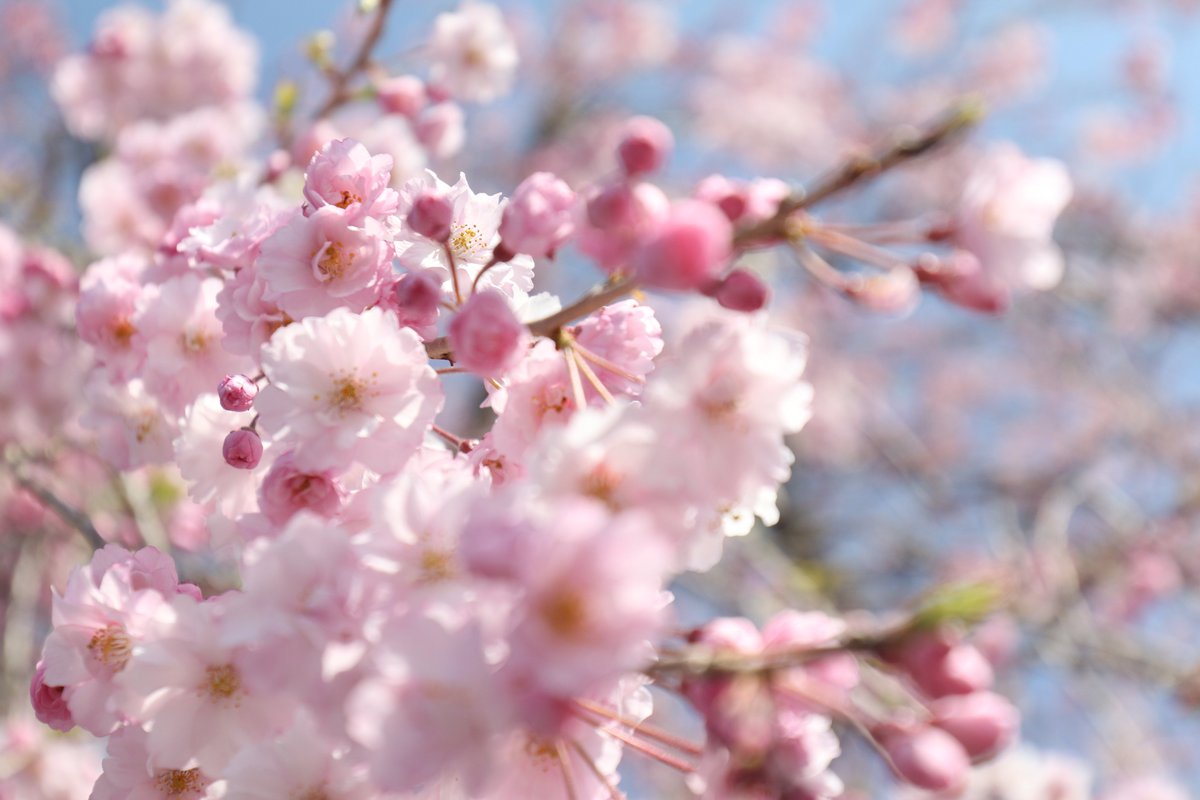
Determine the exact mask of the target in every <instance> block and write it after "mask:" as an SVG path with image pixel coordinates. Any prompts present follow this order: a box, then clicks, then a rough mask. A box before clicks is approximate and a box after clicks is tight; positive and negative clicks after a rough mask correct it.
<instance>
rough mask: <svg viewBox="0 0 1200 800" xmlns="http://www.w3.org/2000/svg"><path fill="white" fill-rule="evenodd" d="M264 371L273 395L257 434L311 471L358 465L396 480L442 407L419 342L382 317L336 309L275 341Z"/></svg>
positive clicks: (261, 406) (263, 402)
mask: <svg viewBox="0 0 1200 800" xmlns="http://www.w3.org/2000/svg"><path fill="white" fill-rule="evenodd" d="M262 368H263V372H264V373H265V374H266V376H267V379H268V380H269V381H270V385H269V386H268V387H267V388H265V389H264V390H263V391H262V393H261V394H259V395H258V398H257V400H256V401H255V406H256V407H257V409H258V411H259V413H260V414H261V418H260V425H261V426H262V428H263V429H264V430H265V431H267V432H268V433H270V434H272V436H273V437H274V439H275V441H276V442H277V443H283V444H289V445H294V446H295V447H296V459H297V462H298V463H303V464H304V465H305V466H306V467H325V468H340V467H344V466H347V465H348V464H350V463H351V462H354V461H357V462H359V463H361V464H363V465H364V466H366V467H368V468H369V469H372V470H374V471H376V472H379V473H382V474H387V473H391V472H395V471H396V470H398V469H400V467H402V466H403V465H404V463H405V462H406V461H407V460H408V459H409V458H410V457H411V456H412V455H413V454H414V453H415V452H416V451H417V449H418V448H419V447H420V444H421V441H422V439H423V438H424V436H425V432H426V431H427V430H428V428H429V426H430V424H431V423H432V422H433V418H434V416H436V414H437V412H438V411H439V410H440V409H441V406H442V389H441V384H440V383H439V382H438V379H437V375H436V374H435V373H434V371H433V369H432V368H431V367H430V366H429V364H428V362H427V360H426V355H425V347H424V345H423V344H422V343H421V340H420V338H419V337H418V336H417V335H416V334H415V333H414V332H413V331H412V330H410V329H408V328H403V329H402V328H400V327H399V325H398V324H397V322H396V319H395V317H394V316H392V315H390V314H386V313H385V312H384V311H383V310H381V309H378V308H373V309H370V310H368V311H366V312H364V313H362V314H354V313H352V312H350V311H349V310H347V309H344V308H342V309H337V310H335V311H333V312H331V313H330V314H328V315H327V316H325V317H320V318H309V319H305V320H303V321H301V322H299V323H296V324H293V325H289V326H287V327H286V328H283V329H281V330H279V331H277V332H276V333H275V335H274V336H273V337H271V341H270V343H269V344H268V345H267V346H266V347H264V348H263V351H262Z"/></svg>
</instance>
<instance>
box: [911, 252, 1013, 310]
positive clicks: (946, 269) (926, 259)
mask: <svg viewBox="0 0 1200 800" xmlns="http://www.w3.org/2000/svg"><path fill="white" fill-rule="evenodd" d="M914 269H915V271H916V273H917V277H918V278H920V280H921V282H922V283H926V284H929V285H930V286H933V287H934V288H936V289H937V290H938V292H939V293H940V294H941V295H942V297H944V298H945V299H946V300H948V301H950V302H951V303H954V304H955V305H957V306H962V307H963V308H967V309H970V310H972V311H980V312H983V313H985V314H999V313H1001V312H1003V311H1004V310H1005V309H1007V308H1008V302H1009V295H1010V292H1009V289H1008V287H1007V286H1005V285H1004V284H1003V283H1001V282H1000V281H998V280H996V279H995V278H994V277H992V276H990V275H988V274H987V273H986V272H985V271H984V269H983V267H982V266H981V265H980V263H979V259H978V258H976V256H975V255H974V254H973V253H970V252H968V251H966V250H954V251H952V252H951V253H950V255H949V256H947V257H945V258H937V257H935V256H933V255H931V254H926V255H925V256H923V257H922V258H920V259H919V260H918V261H917V264H916V266H915V267H914Z"/></svg>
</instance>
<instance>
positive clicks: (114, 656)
mask: <svg viewBox="0 0 1200 800" xmlns="http://www.w3.org/2000/svg"><path fill="white" fill-rule="evenodd" d="M87 649H88V653H89V654H91V656H92V658H94V659H95V660H96V661H97V662H98V663H100V664H101V665H102V666H104V667H105V668H106V669H108V670H111V671H112V672H120V671H121V670H123V669H125V665H126V664H128V663H129V657H130V655H131V654H132V653H133V640H132V639H130V638H129V634H128V633H126V631H125V627H124V626H123V625H119V624H117V623H115V622H114V623H112V624H110V625H109V626H108V627H106V628H101V629H100V630H98V631H96V632H95V633H93V634H92V638H91V641H89V642H88V646H87Z"/></svg>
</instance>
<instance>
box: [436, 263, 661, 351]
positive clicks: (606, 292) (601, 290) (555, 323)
mask: <svg viewBox="0 0 1200 800" xmlns="http://www.w3.org/2000/svg"><path fill="white" fill-rule="evenodd" d="M636 288H637V281H635V280H632V279H631V278H621V279H618V280H615V281H608V282H607V283H602V284H599V285H597V286H593V287H592V288H591V289H590V290H589V291H588V293H587V294H585V295H584V296H583V297H581V298H579V299H578V300H576V301H575V302H574V303H572V304H571V305H569V306H567V307H566V308H564V309H562V310H561V311H557V312H555V313H553V314H551V315H550V316H548V317H545V318H544V319H539V320H536V321H534V322H531V323H529V332H530V333H532V334H533V335H534V336H549V335H551V334H553V333H554V332H555V331H556V330H558V329H559V328H561V327H562V326H564V325H569V324H571V323H572V322H574V321H575V320H577V319H579V318H581V317H586V316H587V315H588V314H591V313H592V312H593V311H598V310H600V309H601V308H604V307H605V306H606V305H608V304H609V303H611V302H613V301H615V300H619V299H621V298H622V297H624V296H625V295H627V294H629V293H631V292H632V291H633V290H635V289H636ZM425 352H426V353H428V354H429V357H430V358H444V359H449V358H450V356H451V355H452V352H451V350H450V341H449V340H448V339H447V338H446V337H445V336H443V337H441V338H439V339H434V340H432V341H430V342H426V344H425Z"/></svg>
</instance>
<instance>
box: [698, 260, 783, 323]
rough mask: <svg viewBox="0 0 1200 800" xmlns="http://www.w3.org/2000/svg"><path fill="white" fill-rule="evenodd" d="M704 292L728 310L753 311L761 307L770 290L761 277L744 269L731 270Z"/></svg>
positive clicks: (769, 294) (766, 299)
mask: <svg viewBox="0 0 1200 800" xmlns="http://www.w3.org/2000/svg"><path fill="white" fill-rule="evenodd" d="M704 293H705V294H706V295H708V296H709V297H712V298H714V299H715V300H716V301H717V302H718V303H720V304H721V306H722V307H723V308H728V309H729V310H730V311H745V312H753V311H758V310H759V309H761V308H763V307H764V306H765V305H766V304H767V301H768V300H770V299H771V290H770V288H768V287H767V285H766V284H765V283H764V282H763V280H762V279H761V278H759V277H758V276H757V275H755V274H754V273H753V272H750V271H749V270H746V269H741V268H738V269H735V270H732V271H731V272H730V273H729V274H728V275H726V276H725V277H724V278H722V279H721V281H720V282H719V283H717V284H716V285H714V286H712V287H709V288H706V289H705V290H704Z"/></svg>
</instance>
